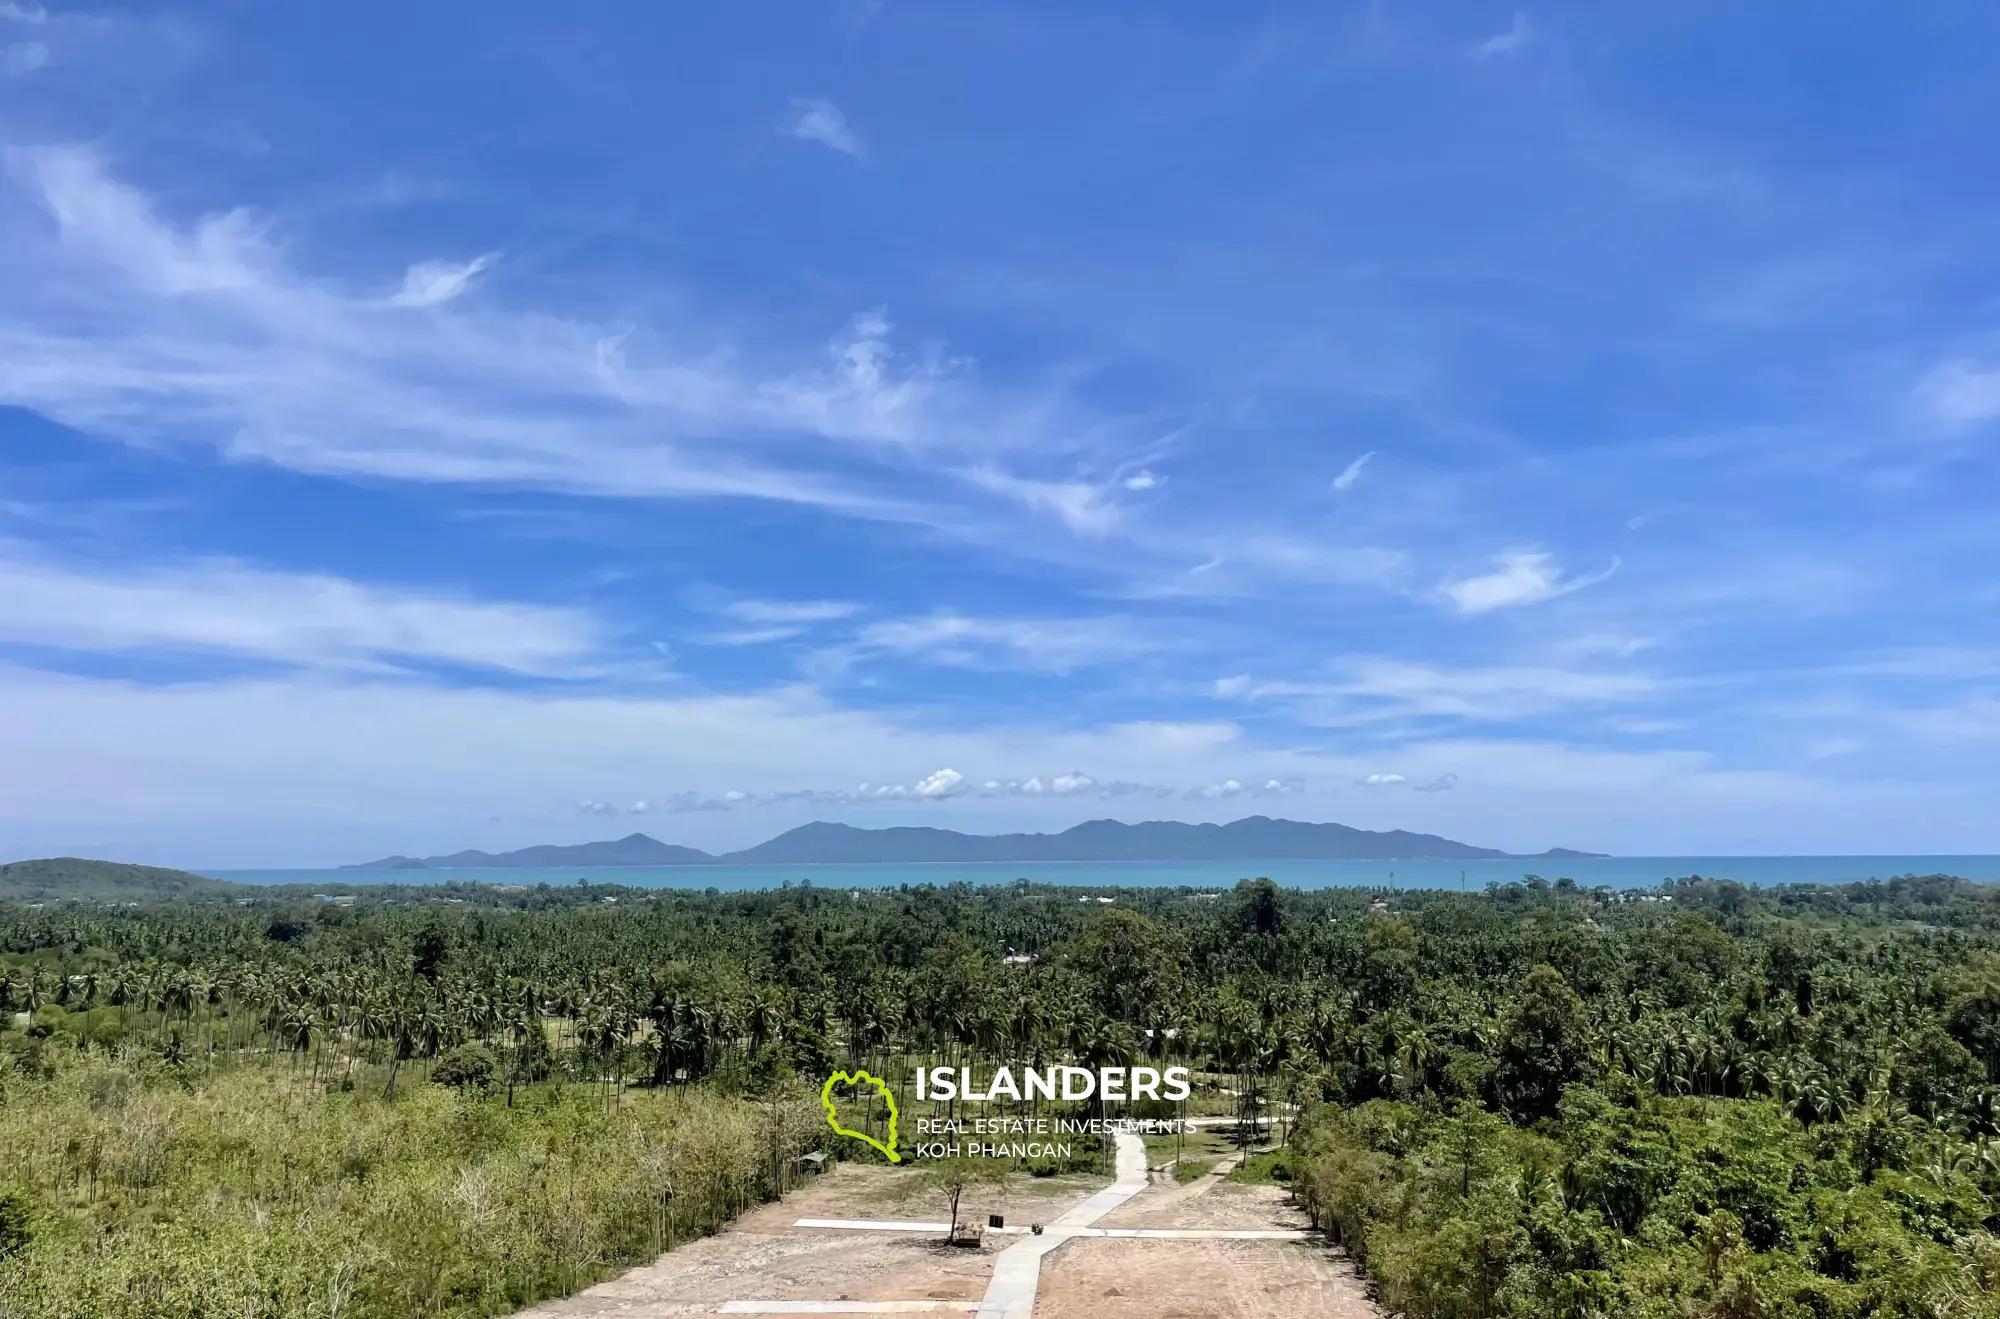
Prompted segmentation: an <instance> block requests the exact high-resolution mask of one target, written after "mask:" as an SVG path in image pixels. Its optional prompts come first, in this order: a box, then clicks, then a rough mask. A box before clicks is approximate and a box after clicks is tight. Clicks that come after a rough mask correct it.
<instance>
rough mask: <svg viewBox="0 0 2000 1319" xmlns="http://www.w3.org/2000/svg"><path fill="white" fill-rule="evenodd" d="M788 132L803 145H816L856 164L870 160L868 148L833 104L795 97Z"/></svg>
mask: <svg viewBox="0 0 2000 1319" xmlns="http://www.w3.org/2000/svg"><path fill="white" fill-rule="evenodd" d="M785 131H786V132H787V133H789V134H790V135H791V136H793V137H795V138H797V139H799V141H801V142H817V143H819V145H821V146H823V147H826V148H828V149H830V150H833V151H838V152H840V153H841V154H842V155H847V156H852V157H854V158H855V159H856V160H866V159H868V148H867V145H866V144H865V143H863V142H862V140H861V136H860V134H858V133H856V132H855V131H854V129H853V127H852V126H850V125H849V124H848V122H847V116H846V115H844V114H842V113H841V111H840V107H839V106H837V105H835V104H834V103H833V102H832V101H828V100H825V99H823V98H820V97H817V96H795V97H793V98H792V115H791V118H790V119H789V120H787V121H786V124H785Z"/></svg>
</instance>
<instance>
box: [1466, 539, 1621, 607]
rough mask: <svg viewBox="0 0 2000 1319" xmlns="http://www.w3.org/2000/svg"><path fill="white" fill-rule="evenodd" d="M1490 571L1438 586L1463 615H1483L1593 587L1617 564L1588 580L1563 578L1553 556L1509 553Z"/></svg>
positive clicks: (1523, 552) (1608, 574)
mask: <svg viewBox="0 0 2000 1319" xmlns="http://www.w3.org/2000/svg"><path fill="white" fill-rule="evenodd" d="M1494 562H1495V563H1496V564H1497V565H1498V566H1497V567H1495V569H1494V570H1493V571H1492V572H1489V573H1480V574H1478V575H1477V576H1473V577H1460V578H1456V579H1454V580H1448V581H1445V582H1442V583H1440V584H1439V586H1438V589H1439V590H1440V591H1442V592H1443V593H1444V594H1445V595H1446V596H1447V597H1449V598H1450V600H1451V602H1452V603H1453V604H1455V605H1457V606H1458V611H1459V612H1460V613H1462V614H1483V613H1487V612H1489V611H1491V610H1495V609H1513V608H1517V607H1519V606H1521V605H1532V604H1539V603H1541V602H1542V601H1544V600H1553V599H1555V598H1556V597H1557V596H1559V595H1568V594H1569V593H1570V592H1572V591H1581V590H1582V589H1583V588H1584V587H1586V586H1594V585H1596V584H1597V583H1598V582H1601V581H1603V580H1604V579H1605V578H1607V577H1609V576H1611V574H1612V573H1613V572H1615V571H1617V569H1618V561H1617V560H1616V559H1614V560H1612V562H1611V566H1610V567H1609V568H1606V569H1605V570H1604V571H1603V572H1601V573H1597V574H1595V575H1593V576H1590V577H1565V576H1564V575H1563V570H1562V567H1561V566H1560V565H1559V564H1557V563H1556V560H1555V556H1554V555H1552V554H1545V553H1541V552H1539V551H1530V550H1511V551H1509V552H1507V553H1505V554H1500V555H1497V556H1495V559H1494Z"/></svg>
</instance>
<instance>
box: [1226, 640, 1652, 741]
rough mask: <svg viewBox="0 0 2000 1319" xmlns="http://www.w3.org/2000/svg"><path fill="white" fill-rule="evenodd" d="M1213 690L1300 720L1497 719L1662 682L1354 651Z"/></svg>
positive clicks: (1614, 696)
mask: <svg viewBox="0 0 2000 1319" xmlns="http://www.w3.org/2000/svg"><path fill="white" fill-rule="evenodd" d="M1214 690H1215V695H1216V696H1217V697H1218V698H1219V699H1221V700H1227V701H1276V702H1283V703H1285V704H1287V705H1289V706H1291V707H1292V708H1293V709H1294V710H1295V711H1296V712H1297V713H1298V715H1299V717H1300V718H1302V719H1303V720H1305V721H1306V722H1308V723H1313V724H1322V725H1329V726H1341V725H1360V724H1370V723H1380V722H1383V721H1387V720H1407V719H1447V720H1466V721H1471V722H1479V723H1505V722H1510V721H1515V720H1521V719H1530V718H1534V717H1537V716H1541V715H1547V714H1551V713H1554V712H1557V711H1561V710H1565V709H1569V708H1574V707H1579V706H1581V707H1589V706H1603V705H1621V704H1629V703H1633V702H1643V701H1648V700H1653V699H1656V698H1658V697H1659V696H1660V695H1661V694H1662V693H1663V691H1664V684H1663V683H1662V682H1661V680H1660V679H1658V678H1656V677H1654V676H1653V675H1651V674H1647V673H1639V672H1620V671H1607V670H1594V669H1576V668H1551V667H1536V666H1528V665H1508V666H1490V667H1455V666H1451V665H1441V664H1429V663H1424V662H1420V661H1411V660H1395V659H1384V658H1379V657H1356V658H1351V659H1348V660H1344V661H1342V662H1340V663H1339V664H1337V665H1335V666H1334V672H1333V675H1332V676H1330V677H1320V678H1313V679H1307V680H1266V679H1258V678H1254V677H1252V676H1251V675H1249V674H1235V675H1233V676H1230V677H1226V678H1220V679H1217V680H1216V683H1215V688H1214Z"/></svg>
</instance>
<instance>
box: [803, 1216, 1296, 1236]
mask: <svg viewBox="0 0 2000 1319" xmlns="http://www.w3.org/2000/svg"><path fill="white" fill-rule="evenodd" d="M792 1226H793V1227H813V1228H825V1229H829V1230H833V1231H842V1232H924V1233H929V1232H937V1233H944V1232H949V1231H950V1230H951V1224H949V1223H913V1222H903V1221H899V1220H895V1219H872V1218H801V1219H799V1220H798V1221H797V1222H796V1223H793V1224H792ZM980 1230H981V1231H983V1232H984V1233H985V1234H986V1235H987V1236H989V1237H992V1236H1009V1237H1019V1236H1027V1235H1029V1234H1030V1233H1031V1232H1032V1231H1033V1229H1032V1228H1026V1227H1022V1226H1020V1225H1019V1224H1012V1225H1009V1226H1007V1227H988V1228H982V1229H980ZM1050 1230H1055V1229H1053V1228H1052V1229H1050ZM1061 1231H1062V1234H1063V1236H1064V1237H1066V1238H1067V1237H1158V1238H1160V1239H1161V1240H1163V1241H1309V1240H1311V1239H1312V1237H1313V1236H1314V1234H1313V1233H1311V1232H1302V1231H1297V1230H1294V1229H1289V1228H1234V1227H1065V1228H1062V1229H1061Z"/></svg>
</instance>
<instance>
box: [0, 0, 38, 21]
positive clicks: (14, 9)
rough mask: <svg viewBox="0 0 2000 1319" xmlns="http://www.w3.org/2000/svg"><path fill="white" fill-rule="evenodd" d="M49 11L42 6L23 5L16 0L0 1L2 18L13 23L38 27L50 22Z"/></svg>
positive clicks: (0, 16)
mask: <svg viewBox="0 0 2000 1319" xmlns="http://www.w3.org/2000/svg"><path fill="white" fill-rule="evenodd" d="M48 17H49V11H48V10H46V9H44V8H42V7H41V6H40V5H23V4H17V3H15V0H0V18H4V19H6V20H7V21H9V22H12V23H27V24H29V25H31V26H38V25H40V24H42V23H45V22H47V21H48Z"/></svg>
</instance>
